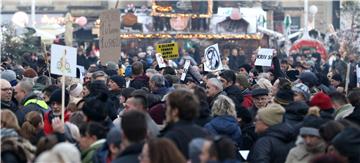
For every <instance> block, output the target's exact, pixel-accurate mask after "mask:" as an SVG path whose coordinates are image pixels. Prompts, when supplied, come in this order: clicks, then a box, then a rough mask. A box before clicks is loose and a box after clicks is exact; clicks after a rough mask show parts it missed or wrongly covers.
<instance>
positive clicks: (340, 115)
mask: <svg viewBox="0 0 360 163" xmlns="http://www.w3.org/2000/svg"><path fill="white" fill-rule="evenodd" d="M353 111H354V107H353V106H352V105H351V104H346V105H343V106H341V107H340V108H339V109H338V110H336V111H335V120H339V119H344V118H345V117H347V116H349V115H350V114H351V113H352V112H353Z"/></svg>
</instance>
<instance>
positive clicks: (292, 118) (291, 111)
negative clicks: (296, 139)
mask: <svg viewBox="0 0 360 163" xmlns="http://www.w3.org/2000/svg"><path fill="white" fill-rule="evenodd" d="M285 110H286V113H285V116H284V122H286V123H288V124H290V125H291V126H293V127H294V128H295V129H296V130H297V131H298V130H299V129H300V127H301V124H302V122H303V120H304V118H305V116H306V113H307V112H308V110H309V105H307V103H306V102H305V101H294V102H292V103H290V104H289V105H288V106H286V107H285Z"/></svg>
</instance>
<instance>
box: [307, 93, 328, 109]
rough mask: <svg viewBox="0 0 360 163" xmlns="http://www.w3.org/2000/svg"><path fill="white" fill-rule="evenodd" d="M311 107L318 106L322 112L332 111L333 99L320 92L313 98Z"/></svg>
mask: <svg viewBox="0 0 360 163" xmlns="http://www.w3.org/2000/svg"><path fill="white" fill-rule="evenodd" d="M310 106H317V107H319V108H320V109H321V110H329V109H332V104H331V98H330V97H329V96H328V95H327V94H325V93H323V92H318V93H316V94H315V95H314V96H313V97H312V98H311V100H310Z"/></svg>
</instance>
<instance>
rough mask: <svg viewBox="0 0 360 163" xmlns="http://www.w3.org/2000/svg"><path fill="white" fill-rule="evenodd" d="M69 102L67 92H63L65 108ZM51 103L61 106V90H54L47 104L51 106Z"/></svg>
mask: <svg viewBox="0 0 360 163" xmlns="http://www.w3.org/2000/svg"><path fill="white" fill-rule="evenodd" d="M69 101H70V97H69V92H68V91H67V90H65V106H67V105H68V104H69ZM52 102H57V103H59V104H61V89H60V88H59V89H56V90H55V91H54V92H53V93H52V94H51V96H50V99H49V104H51V103H52Z"/></svg>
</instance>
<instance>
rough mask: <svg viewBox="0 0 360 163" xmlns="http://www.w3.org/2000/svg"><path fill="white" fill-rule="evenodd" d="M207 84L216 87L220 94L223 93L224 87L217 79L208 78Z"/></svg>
mask: <svg viewBox="0 0 360 163" xmlns="http://www.w3.org/2000/svg"><path fill="white" fill-rule="evenodd" d="M207 82H208V83H211V84H212V85H214V86H215V87H217V88H218V89H219V90H220V92H221V91H223V89H224V87H223V84H222V83H221V81H220V80H219V79H217V78H210V79H209V80H208V81H207Z"/></svg>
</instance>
